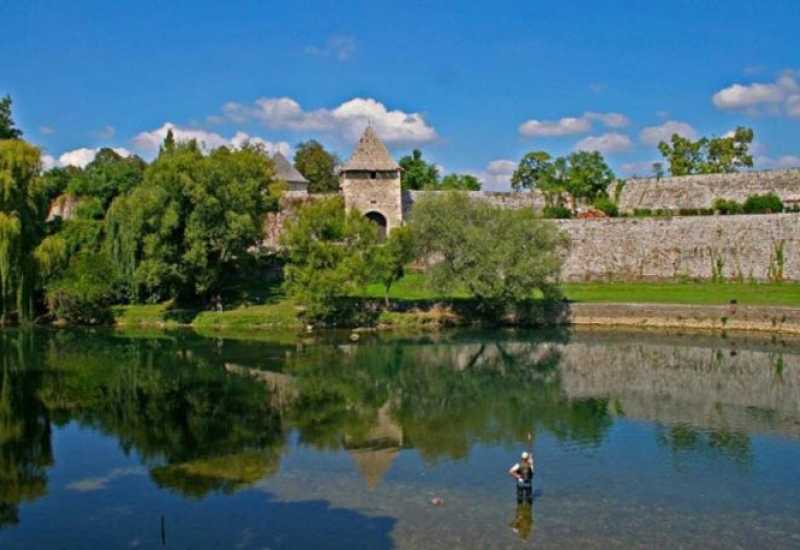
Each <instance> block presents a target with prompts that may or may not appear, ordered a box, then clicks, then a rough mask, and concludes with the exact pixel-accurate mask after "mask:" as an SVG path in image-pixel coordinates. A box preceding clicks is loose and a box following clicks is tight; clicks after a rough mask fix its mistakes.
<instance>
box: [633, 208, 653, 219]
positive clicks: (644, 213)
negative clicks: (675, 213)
mask: <svg viewBox="0 0 800 550" xmlns="http://www.w3.org/2000/svg"><path fill="white" fill-rule="evenodd" d="M633 215H634V217H637V218H649V217H650V216H652V215H653V210H652V209H650V208H634V209H633Z"/></svg>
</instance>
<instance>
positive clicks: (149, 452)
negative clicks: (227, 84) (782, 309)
mask: <svg viewBox="0 0 800 550" xmlns="http://www.w3.org/2000/svg"><path fill="white" fill-rule="evenodd" d="M0 344H1V345H2V348H0V548H4V549H5V548H13V549H17V548H24V549H27V548H35V549H39V548H42V549H47V548H70V549H72V548H92V549H94V550H97V549H100V548H103V549H105V548H160V547H162V546H163V547H167V548H170V547H171V548H193V549H199V548H244V549H249V548H254V549H262V548H305V547H308V548H362V547H363V548H391V547H399V548H441V547H444V548H517V547H520V546H526V545H537V546H540V547H569V548H576V547H603V548H608V547H630V546H644V547H660V548H675V547H704V548H707V547H716V548H736V547H742V548H752V547H763V548H790V547H794V548H798V547H800V342H798V341H796V340H795V341H782V340H780V339H764V338H761V339H755V338H734V337H728V338H725V337H721V336H696V335H694V336H679V335H673V336H668V335H653V334H642V333H619V332H530V331H529V332H502V331H494V332H445V333H441V334H437V335H426V336H419V337H400V336H397V335H393V336H386V335H382V336H381V335H367V336H364V337H362V339H361V340H360V341H359V342H357V343H352V342H350V341H349V340H348V339H347V338H341V339H337V338H336V337H334V336H327V337H325V339H324V340H319V339H317V340H313V339H308V340H297V339H296V338H295V337H290V336H286V337H285V338H273V339H272V340H271V341H256V340H253V339H248V338H247V337H246V336H244V337H235V336H228V337H217V336H212V337H202V336H198V335H195V334H187V333H156V334H153V333H102V332H98V333H92V332H79V331H47V330H41V331H29V332H26V331H5V332H2V333H0ZM529 433H531V434H532V436H533V442H532V445H533V448H534V453H535V457H536V462H537V475H536V478H535V480H534V481H535V483H534V485H535V493H534V495H535V497H534V502H533V506H532V507H527V506H524V505H523V506H518V505H517V503H516V499H515V494H514V483H513V481H512V480H511V479H510V478H509V477H508V475H507V474H506V471H507V470H508V468H509V467H510V466H511V465H512V464H513V463H514V462H516V460H517V459H518V457H519V453H520V452H521V451H522V450H524V449H526V448H527V447H528V434H529Z"/></svg>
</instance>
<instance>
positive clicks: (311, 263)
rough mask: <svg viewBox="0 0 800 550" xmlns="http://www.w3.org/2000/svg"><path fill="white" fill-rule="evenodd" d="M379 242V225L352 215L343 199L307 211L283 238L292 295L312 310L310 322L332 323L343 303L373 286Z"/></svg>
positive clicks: (355, 213) (321, 202) (301, 211)
mask: <svg viewBox="0 0 800 550" xmlns="http://www.w3.org/2000/svg"><path fill="white" fill-rule="evenodd" d="M377 242H378V230H377V228H376V227H375V225H374V224H373V223H372V222H371V221H369V220H367V219H366V218H365V217H363V216H362V215H361V213H359V212H358V211H357V210H352V211H351V212H350V213H348V214H346V213H345V209H344V201H343V200H342V199H341V197H331V198H325V199H321V200H317V201H314V202H312V203H310V204H306V205H304V206H302V207H301V208H300V209H299V211H298V212H297V217H296V218H294V219H290V220H288V222H287V224H286V227H285V228H284V231H283V233H282V235H281V243H282V244H283V246H285V247H286V249H287V252H288V260H289V263H288V265H287V266H286V268H285V270H284V277H285V286H286V289H287V291H288V293H289V295H290V296H292V297H294V298H295V299H296V300H298V301H299V302H300V303H301V304H303V305H304V306H305V307H306V308H307V311H306V314H307V316H308V317H309V318H311V319H322V320H326V319H330V318H332V317H333V316H334V315H335V314H336V305H337V301H338V300H339V299H340V298H342V297H345V296H347V295H348V294H351V293H352V292H353V291H355V290H357V289H359V288H361V287H363V286H364V285H365V284H366V283H367V281H368V279H369V276H370V274H371V267H372V266H371V263H370V260H371V256H370V255H371V252H372V248H373V246H374V245H375V244H376V243H377Z"/></svg>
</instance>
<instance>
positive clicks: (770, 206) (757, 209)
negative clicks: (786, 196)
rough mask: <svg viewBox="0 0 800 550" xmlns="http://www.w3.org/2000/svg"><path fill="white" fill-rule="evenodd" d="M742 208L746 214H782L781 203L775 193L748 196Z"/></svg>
mask: <svg viewBox="0 0 800 550" xmlns="http://www.w3.org/2000/svg"><path fill="white" fill-rule="evenodd" d="M742 208H743V210H744V212H745V213H746V214H773V213H777V212H783V202H782V201H781V199H780V197H779V196H778V195H776V194H775V193H767V194H765V195H750V196H749V197H747V200H746V201H744V205H743V207H742Z"/></svg>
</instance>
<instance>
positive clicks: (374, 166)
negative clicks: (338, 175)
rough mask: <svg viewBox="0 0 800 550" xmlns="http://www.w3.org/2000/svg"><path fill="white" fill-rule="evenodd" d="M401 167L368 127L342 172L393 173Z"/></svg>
mask: <svg viewBox="0 0 800 550" xmlns="http://www.w3.org/2000/svg"><path fill="white" fill-rule="evenodd" d="M399 169H400V166H399V165H398V164H397V163H396V162H395V161H394V159H393V158H392V156H391V155H390V154H389V151H388V150H387V149H386V146H385V145H384V144H383V142H382V141H381V138H379V137H378V134H376V133H375V130H373V129H372V126H367V129H366V130H364V133H363V134H362V136H361V139H359V140H358V143H357V144H356V148H355V149H354V150H353V156H351V157H350V160H348V161H347V164H345V165H344V166H343V167H342V171H343V172H346V171H348V170H364V171H373V170H374V171H391V170H399Z"/></svg>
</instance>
